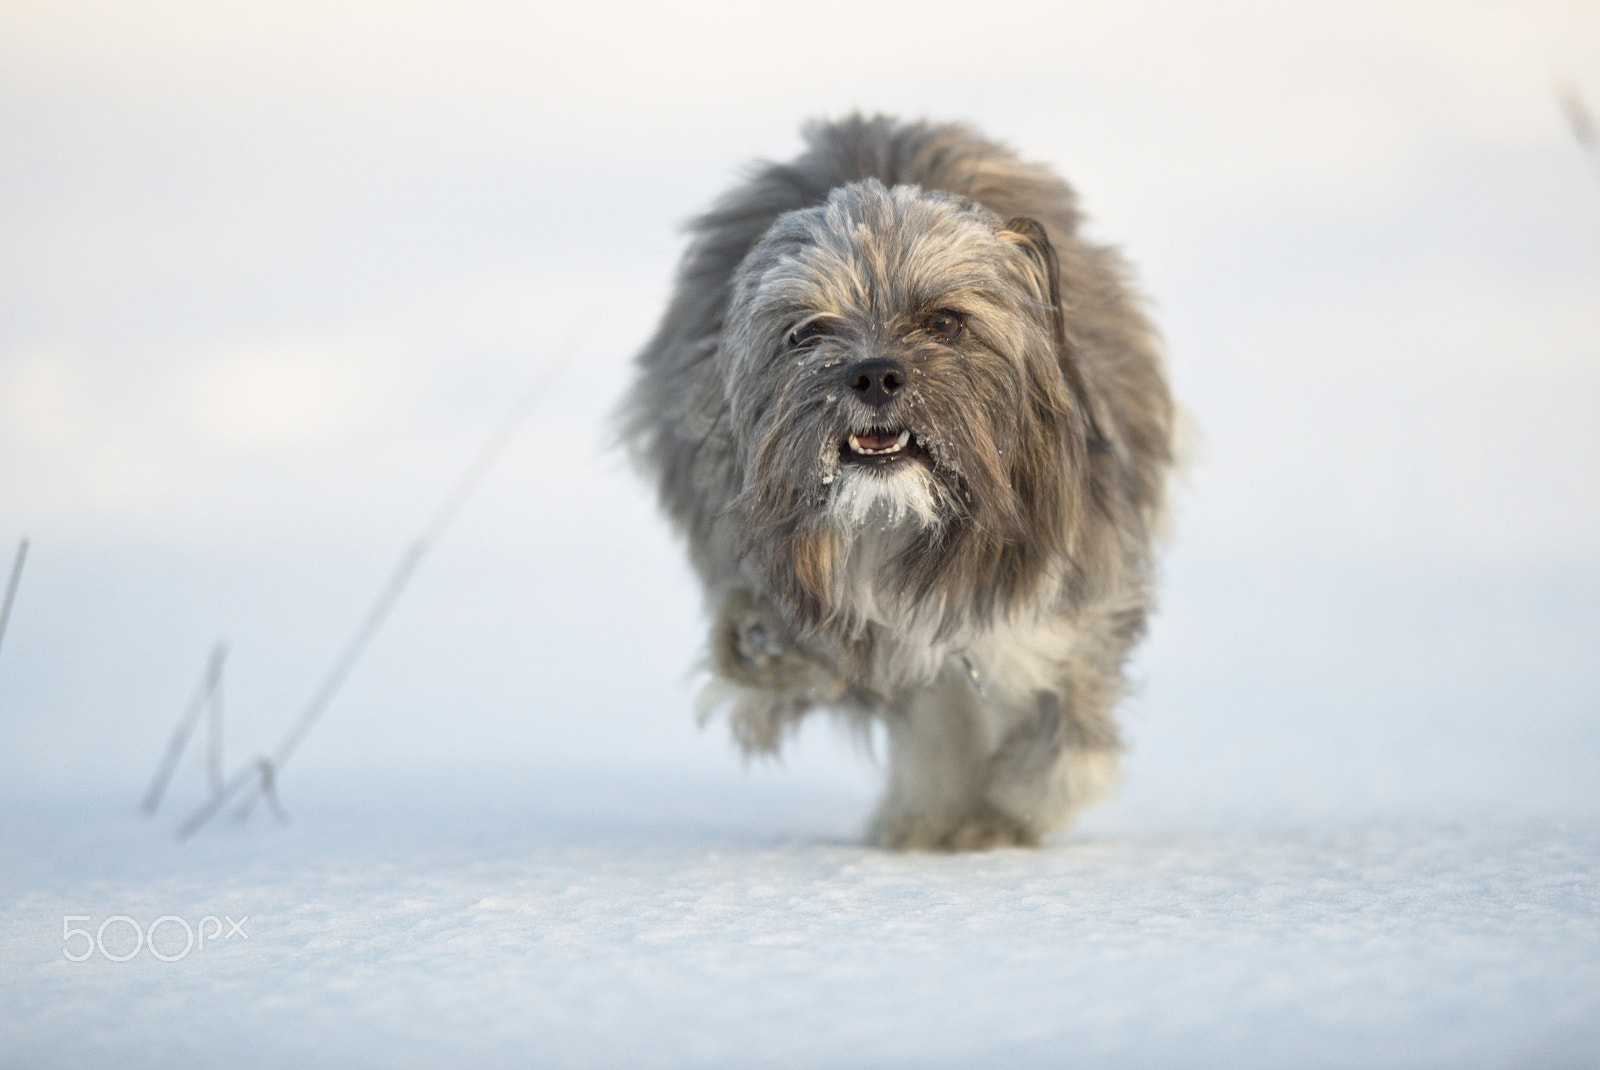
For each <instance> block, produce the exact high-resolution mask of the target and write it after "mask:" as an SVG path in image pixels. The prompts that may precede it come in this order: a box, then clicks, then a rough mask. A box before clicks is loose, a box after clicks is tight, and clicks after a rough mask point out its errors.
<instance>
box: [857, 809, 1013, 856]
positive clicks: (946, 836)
mask: <svg viewBox="0 0 1600 1070" xmlns="http://www.w3.org/2000/svg"><path fill="white" fill-rule="evenodd" d="M872 838H873V839H874V840H876V841H877V842H878V843H879V844H881V845H882V846H884V847H887V848H889V849H890V850H894V851H989V850H993V849H994V848H997V847H1037V846H1039V831H1038V830H1037V829H1035V828H1034V827H1033V826H1032V825H1030V824H1028V823H1027V822H1024V821H1022V820H1020V819H1018V818H1015V817H1013V816H1011V815H1010V814H1007V813H1005V812H1003V811H1001V810H997V809H995V808H993V807H990V806H980V807H978V808H977V809H976V810H974V811H973V812H972V813H969V814H964V815H961V816H959V817H930V816H927V815H906V816H902V817H895V818H880V819H879V820H878V822H877V823H876V824H875V825H874V827H873V830H872Z"/></svg>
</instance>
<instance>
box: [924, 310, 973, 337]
mask: <svg viewBox="0 0 1600 1070" xmlns="http://www.w3.org/2000/svg"><path fill="white" fill-rule="evenodd" d="M965 326H966V320H965V318H964V317H963V316H962V315H961V313H959V312H955V311H952V310H951V309H948V308H941V309H939V311H937V312H930V313H928V314H927V315H926V316H923V317H922V329H923V330H925V331H927V332H928V333H929V334H931V335H933V336H934V337H935V338H937V339H939V340H940V341H941V342H954V341H955V340H956V339H957V338H960V337H961V331H962V329H963V328H964V327H965Z"/></svg>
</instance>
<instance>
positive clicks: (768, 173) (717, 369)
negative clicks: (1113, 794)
mask: <svg viewBox="0 0 1600 1070" xmlns="http://www.w3.org/2000/svg"><path fill="white" fill-rule="evenodd" d="M807 141H808V145H809V147H808V148H807V150H806V151H805V152H804V153H803V154H802V155H801V156H800V157H799V158H798V159H796V160H794V161H793V162H791V163H785V164H773V165H767V166H763V167H761V168H760V169H758V170H757V171H756V172H755V173H754V174H753V175H752V176H751V177H750V178H749V180H748V181H746V182H744V183H743V184H742V185H739V186H738V187H736V188H735V189H733V190H732V191H731V192H730V193H728V194H727V195H726V196H724V197H723V198H722V199H721V200H720V201H718V202H717V203H716V204H715V205H714V206H713V208H712V209H711V211H710V212H708V213H707V214H706V215H704V216H702V217H700V218H699V219H698V220H697V221H695V222H694V224H693V225H692V231H693V241H692V243H691V245H690V247H689V250H688V253H687V254H686V255H685V257H684V260H683V263H682V265H681V267H680V269H679V272H678V279H677V287H676V290H675V292H674V294H673V297H672V302H671V304H670V305H669V307H668V308H667V311H666V315H665V317H664V318H663V320H662V322H661V326H660V328H659V329H658V330H657V332H656V334H655V337H654V338H653V339H652V340H651V341H650V343H649V344H648V345H647V346H646V347H645V349H644V352H643V353H642V354H641V355H640V357H639V361H638V379H637V382H636V384H635V386H634V387H633V390H632V392H631V393H630V395H629V396H628V398H627V400H626V402H625V404H624V409H623V421H624V432H623V433H624V438H625V439H626V441H627V442H628V444H629V446H630V448H631V450H632V452H633V454H634V456H635V458H636V460H637V461H638V463H639V464H640V466H641V467H642V468H643V470H644V471H646V472H647V473H648V474H649V475H650V477H652V479H653V480H654V481H655V482H656V483H657V484H658V485H659V488H660V496H661V503H662V506H663V508H664V509H665V511H666V512H667V513H668V514H669V515H670V516H671V518H672V520H673V521H674V522H675V524H676V525H677V527H678V528H679V529H680V530H681V531H682V532H683V533H684V535H685V536H686V537H687V539H688V544H689V555H690V558H691V560H692V562H693V564H694V567H695V569H696V570H697V571H698V573H699V575H700V578H701V579H702V580H703V581H704V584H705V588H706V592H707V596H708V598H709V602H710V608H711V612H712V613H713V615H714V618H715V623H714V625H713V627H712V630H711V637H710V652H709V659H708V661H709V667H710V669H711V672H712V681H711V683H710V684H709V685H708V686H707V689H706V692H705V694H704V695H703V696H702V711H703V712H706V711H709V710H712V709H715V708H718V707H727V709H728V712H729V716H730V718H731V722H732V726H733V731H734V734H735V736H736V737H737V738H738V740H739V742H740V743H741V744H742V745H743V746H744V748H745V749H746V751H747V752H757V753H760V752H773V751H776V750H777V748H778V746H779V744H780V743H781V742H782V740H783V738H784V736H785V734H786V733H787V732H788V731H789V730H790V729H792V728H793V726H794V725H795V724H796V723H797V722H798V721H799V719H800V718H801V717H802V716H804V715H805V714H806V713H807V712H808V711H809V710H811V709H813V708H816V707H819V706H820V707H830V708H833V709H835V710H838V711H841V712H843V713H845V714H847V715H850V716H852V717H854V718H856V719H858V720H859V721H860V722H861V723H870V722H871V721H872V720H873V719H878V720H881V721H882V722H883V724H884V725H885V726H886V735H887V739H888V785H887V788H886V789H885V792H884V795H883V799H882V801H881V803H880V804H879V806H878V810H877V813H876V816H875V817H874V818H873V821H872V825H871V834H872V836H873V838H874V839H876V840H877V841H878V842H880V843H882V844H884V845H886V846H890V847H896V848H911V849H946V850H963V849H974V848H986V847H995V846H1003V845H1032V844H1036V843H1038V842H1039V839H1040V837H1041V836H1043V835H1044V834H1046V833H1048V832H1050V831H1051V830H1053V829H1059V828H1061V827H1063V826H1065V825H1066V824H1067V823H1068V822H1069V821H1070V820H1071V818H1072V816H1073V815H1074V813H1075V812H1076V811H1077V810H1078V809H1079V808H1081V807H1083V806H1084V805H1086V804H1088V803H1091V802H1095V801H1097V800H1098V799H1100V798H1102V797H1103V796H1104V795H1105V794H1106V793H1107V792H1108V791H1109V790H1110V789H1111V788H1112V787H1113V786H1114V785H1115V782H1116V779H1117V752H1118V748H1119V742H1118V733H1117V728H1116V722H1115V720H1114V712H1115V706H1116V704H1117V701H1118V699H1119V697H1120V695H1121V692H1122V690H1123V674H1122V666H1123V663H1124V661H1125V660H1126V658H1127V655H1128V652H1129V650H1130V648H1131V647H1132V646H1133V644H1134V643H1135V642H1137V640H1138V639H1139V637H1140V636H1141V634H1142V633H1143V631H1144V626H1145V615H1146V612H1147V610H1148V609H1149V606H1150V580H1151V570H1152V529H1153V528H1154V527H1155V525H1156V523H1157V518H1158V515H1159V514H1160V512H1161V505H1162V494H1163V484H1164V479H1165V473H1166V470H1167V468H1168V467H1169V463H1170V458H1171V448H1170V439H1171V424H1172V405H1171V401H1170V399H1169V396H1168V393H1167V387H1166V384H1165V381H1164V377H1163V374H1162V369H1161V361H1160V357H1159V355H1158V352H1157V347H1156V344H1155V340H1154V338H1153V335H1152V331H1151V328H1150V326H1149V324H1148V323H1147V321H1146V320H1145V318H1144V316H1143V315H1142V314H1141V313H1140V311H1139V309H1138V308H1137V307H1136V304H1135V301H1134V299H1133V298H1132V297H1131V296H1130V294H1129V291H1128V288H1127V285H1126V283H1125V281H1124V280H1125V270H1124V268H1123V265H1122V262H1121V261H1120V259H1119V258H1118V257H1117V256H1116V254H1115V253H1113V252H1112V251H1110V250H1108V249H1106V248H1103V247H1101V246H1097V245H1093V244H1090V243H1088V242H1086V241H1084V240H1083V239H1082V238H1080V237H1079V236H1078V225H1079V214H1078V211H1077V208H1076V204H1075V198H1074V195H1073V193H1072V191H1071V189H1070V188H1069V187H1068V186H1067V185H1066V184H1065V183H1064V182H1062V181H1061V180H1060V179H1059V178H1057V177H1056V176H1055V175H1054V174H1052V173H1051V172H1050V171H1049V170H1047V169H1046V168H1044V167H1041V166H1039V165H1036V164H1031V163H1027V162H1024V161H1023V160H1021V159H1019V158H1018V157H1016V156H1015V155H1013V154H1012V153H1011V152H1010V151H1008V150H1007V149H1005V148H1003V147H1001V146H999V145H997V144H995V143H993V142H990V141H987V140H985V139H983V138H981V137H979V136H978V135H977V134H975V133H974V132H972V131H971V130H969V129H967V128H965V127H962V126H955V125H933V124H924V123H902V122H898V121H895V120H892V119H887V118H882V117H879V118H861V117H854V118H849V119H845V120H843V121H841V122H836V123H827V124H817V125H813V126H811V127H809V128H808V130H807Z"/></svg>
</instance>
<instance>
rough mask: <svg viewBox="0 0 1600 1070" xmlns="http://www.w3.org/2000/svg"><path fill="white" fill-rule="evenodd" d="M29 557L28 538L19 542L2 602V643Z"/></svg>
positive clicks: (0, 617)
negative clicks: (23, 567) (24, 565)
mask: <svg viewBox="0 0 1600 1070" xmlns="http://www.w3.org/2000/svg"><path fill="white" fill-rule="evenodd" d="M27 559H28V540H27V539H23V540H22V542H20V543H18V544H17V558H16V560H15V561H13V562H12V563H11V579H10V580H8V581H7V582H6V598H5V601H4V602H0V645H3V644H4V643H5V639H6V622H7V621H9V620H10V619H11V603H12V602H14V601H16V598H17V584H18V583H20V582H22V563H23V562H24V561H26V560H27Z"/></svg>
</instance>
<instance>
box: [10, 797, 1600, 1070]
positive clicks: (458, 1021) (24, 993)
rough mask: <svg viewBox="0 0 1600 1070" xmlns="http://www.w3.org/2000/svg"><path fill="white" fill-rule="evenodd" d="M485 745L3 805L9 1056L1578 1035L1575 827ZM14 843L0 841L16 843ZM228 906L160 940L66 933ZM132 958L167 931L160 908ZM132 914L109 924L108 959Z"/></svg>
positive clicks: (22, 1060)
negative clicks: (880, 805) (535, 760)
mask: <svg viewBox="0 0 1600 1070" xmlns="http://www.w3.org/2000/svg"><path fill="white" fill-rule="evenodd" d="M532 779H533V778H529V781H522V782H516V781H512V780H509V779H506V778H499V779H496V778H484V777H477V778H473V779H470V780H468V779H460V780H450V779H448V778H446V779H439V778H435V779H434V781H433V782H431V783H422V784H416V785H409V786H407V787H406V788H405V789H404V790H401V789H400V786H398V785H391V786H390V787H388V788H387V789H384V790H369V791H367V792H363V793H359V794H361V795H362V798H361V799H360V800H359V802H354V801H352V799H351V792H350V791H349V790H348V787H347V788H346V790H343V791H340V792H338V793H337V801H335V800H334V799H333V798H324V799H310V800H303V801H302V804H301V805H302V807H303V808H304V809H305V810H306V811H308V812H307V813H306V814H305V815H304V816H300V817H297V818H295V819H294V820H292V821H291V822H290V823H289V824H287V825H282V826H276V825H262V824H259V823H256V824H251V825H247V826H233V827H227V828H224V829H221V830H219V831H218V833H217V834H214V835H212V836H209V837H204V838H201V839H198V840H196V841H193V842H190V843H185V844H181V845H180V844H178V843H176V842H174V841H173V840H172V839H171V838H170V835H169V830H166V829H162V828H159V827H158V826H154V825H152V824H150V823H148V822H144V821H142V820H138V819H134V818H131V817H126V816H124V817H120V818H119V817H117V816H115V814H114V813H108V812H107V811H106V810H105V808H103V807H88V808H86V809H82V810H78V811H75V812H69V811H61V810H56V811H54V812H50V813H33V814H26V815H25V816H26V820H24V821H18V820H17V818H18V817H19V816H24V815H19V813H18V811H17V809H16V808H9V809H10V812H9V814H8V825H9V827H11V828H12V829H14V830H18V829H23V830H26V832H25V833H23V835H22V836H20V837H19V836H17V835H16V834H13V835H12V836H10V837H8V842H7V845H6V855H5V857H4V859H3V861H4V872H5V874H6V877H5V879H4V902H5V904H6V906H5V909H4V921H3V925H0V933H3V936H0V948H3V952H0V957H3V959H4V961H6V962H8V963H10V964H12V965H11V967H10V968H9V969H8V971H7V976H6V979H5V1000H4V1003H3V1008H4V1009H3V1010H0V1020H3V1023H4V1033H3V1035H4V1037H5V1045H6V1050H7V1056H8V1058H7V1061H8V1063H10V1064H11V1065H18V1066H40V1067H42V1066H93V1065H103V1064H105V1063H106V1062H108V1061H110V1060H111V1058H112V1057H113V1056H114V1057H115V1059H116V1062H117V1063H118V1065H126V1066H173V1065H198V1064H200V1063H206V1064H210V1065H224V1064H225V1065H231V1066H241V1067H251V1066H262V1067H269V1066H285V1065H304V1066H354V1067H361V1066H374V1067H376V1066H439V1065H446V1064H455V1065H474V1066H486V1067H487V1066H529V1065H536V1066H636V1067H672V1066H730V1067H731V1066H752V1065H760V1066H796V1067H800V1066H908V1065H909V1066H953V1067H954V1066H988V1065H997V1064H999V1063H1001V1062H1005V1063H1009V1064H1014V1065H1023V1066H1040V1067H1044V1066H1107V1065H1117V1066H1179V1067H1181V1066H1195V1067H1203V1066H1218V1065H1225V1066H1237V1067H1273V1066H1288V1065H1293V1066H1305V1067H1364V1066H1377V1065H1383V1066H1416V1067H1458V1066H1484V1067H1494V1066H1506V1067H1510V1066H1534V1065H1537V1066H1541V1067H1546V1066H1548V1067H1562V1066H1570V1067H1582V1066H1593V1065H1594V1064H1595V1057H1596V1054H1597V1053H1600V1015H1597V1014H1596V1011H1597V1010H1600V920H1597V919H1600V910H1597V907H1600V902H1597V886H1596V877H1597V875H1600V874H1597V869H1600V822H1595V821H1593V820H1589V821H1585V822H1576V823H1571V824H1563V823H1560V822H1554V821H1544V822H1515V823H1501V824H1477V825H1464V824H1457V825H1436V824H1429V823H1425V822H1413V823H1404V822H1396V823H1387V824H1377V823H1367V824H1347V825H1342V826H1323V827H1305V828H1294V827H1278V828H1271V827H1263V828H1255V829H1247V830H1242V831H1193V830H1191V831H1185V830H1183V828H1182V826H1181V823H1176V824H1175V823H1167V824H1164V825H1163V824H1151V823H1147V822H1142V821H1141V822H1135V823H1129V824H1126V825H1122V826H1120V827H1119V826H1118V825H1116V824H1115V823H1113V825H1112V826H1111V827H1102V828H1101V829H1099V830H1098V831H1094V832H1088V833H1083V834H1080V835H1077V836H1073V837H1070V838H1069V839H1067V840H1066V841H1064V842H1061V843H1059V844H1056V845H1054V846H1051V847H1049V848H1047V849H1045V850H1042V851H1039V852H1029V851H1014V850H1013V851H1000V852H994V853H991V854H981V855H964V856H947V855H893V854H886V853H883V852H879V851H875V850H871V849H868V848H865V847H862V846H860V845H858V844H856V843H854V842H853V841H852V838H851V836H850V834H849V832H850V828H851V823H852V821H853V819H854V815H855V808H856V806H857V805H858V804H859V802H860V800H859V799H858V798H856V797H855V795H856V794H858V793H855V792H852V791H850V790H848V789H846V788H843V787H840V786H835V787H834V788H831V789H828V788H822V787H811V788H807V789H799V788H793V787H791V788H790V789H789V790H783V789H781V788H780V789H778V790H772V789H771V786H767V787H766V788H764V789H763V791H762V792H760V793H757V792H754V791H752V790H750V785H749V784H748V782H741V781H738V780H732V779H724V780H722V781H721V782H716V781H713V782H712V783H709V784H708V783H704V782H700V783H684V782H682V781H678V780H675V779H674V778H671V777H661V776H658V777H655V778H648V777H637V776H636V777H628V778H619V777H616V776H611V777H607V776H605V775H604V774H598V773H597V774H594V775H593V776H591V777H577V776H574V775H572V774H567V775H566V776H565V777H545V778H539V779H538V780H537V781H536V782H530V781H532ZM18 839H22V840H25V841H26V842H24V843H18V842H17V841H18ZM66 914H70V915H73V916H83V915H87V916H88V920H87V921H75V922H73V923H72V924H74V925H77V926H82V927H86V928H94V927H97V926H99V924H100V923H101V922H102V921H103V920H104V919H106V918H108V917H112V916H114V915H124V916H127V917H129V918H132V919H135V920H136V921H139V922H141V924H142V925H145V926H148V925H149V923H150V922H151V921H153V920H154V919H156V918H157V917H160V916H163V915H174V916H177V917H179V918H183V919H186V920H188V921H189V922H191V923H193V924H198V921H199V919H200V918H201V917H203V916H206V915H211V916H216V917H219V918H222V917H226V918H231V919H232V920H233V921H234V922H237V923H239V924H240V925H241V927H242V929H243V931H244V932H245V933H246V934H247V938H241V937H237V936H236V937H235V938H234V939H232V940H230V941H222V942H214V943H212V944H209V945H207V946H206V947H205V948H204V949H203V950H198V951H193V952H191V953H189V954H188V955H186V956H183V957H181V958H178V959H177V960H176V961H173V962H163V961H160V960H159V959H157V958H155V957H154V956H153V955H151V954H150V952H149V950H148V949H146V950H145V951H143V952H141V953H140V954H138V955H135V956H134V957H133V958H131V959H129V960H128V961H126V962H113V961H109V960H108V959H106V958H105V957H103V956H102V955H101V954H100V953H98V952H97V953H96V954H94V955H93V956H91V957H90V958H89V959H87V960H86V961H83V962H72V961H67V955H66V952H68V951H70V952H71V953H72V954H74V955H81V954H82V951H83V949H84V948H85V946H86V943H85V939H84V938H83V937H81V936H79V937H75V938H74V939H73V940H71V941H66V942H64V941H63V939H62V931H63V923H62V916H63V915H66ZM167 926H168V928H167V930H165V931H164V934H163V937H164V939H166V940H167V941H168V942H167V943H165V944H164V945H162V951H163V954H165V955H167V956H168V957H175V956H177V955H178V954H179V952H180V951H181V950H182V946H183V943H182V938H181V934H180V931H179V929H178V927H176V926H175V925H174V924H173V923H170V922H169V923H167ZM129 934H130V930H129V929H128V928H127V927H126V924H125V923H122V922H119V923H117V925H116V926H113V927H111V928H109V929H107V930H106V934H105V941H106V942H107V943H108V944H110V945H111V946H110V947H109V948H108V950H109V952H110V954H111V955H113V956H119V957H120V956H122V955H126V954H127V953H128V950H129V947H130V944H129V938H130V937H129Z"/></svg>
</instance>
